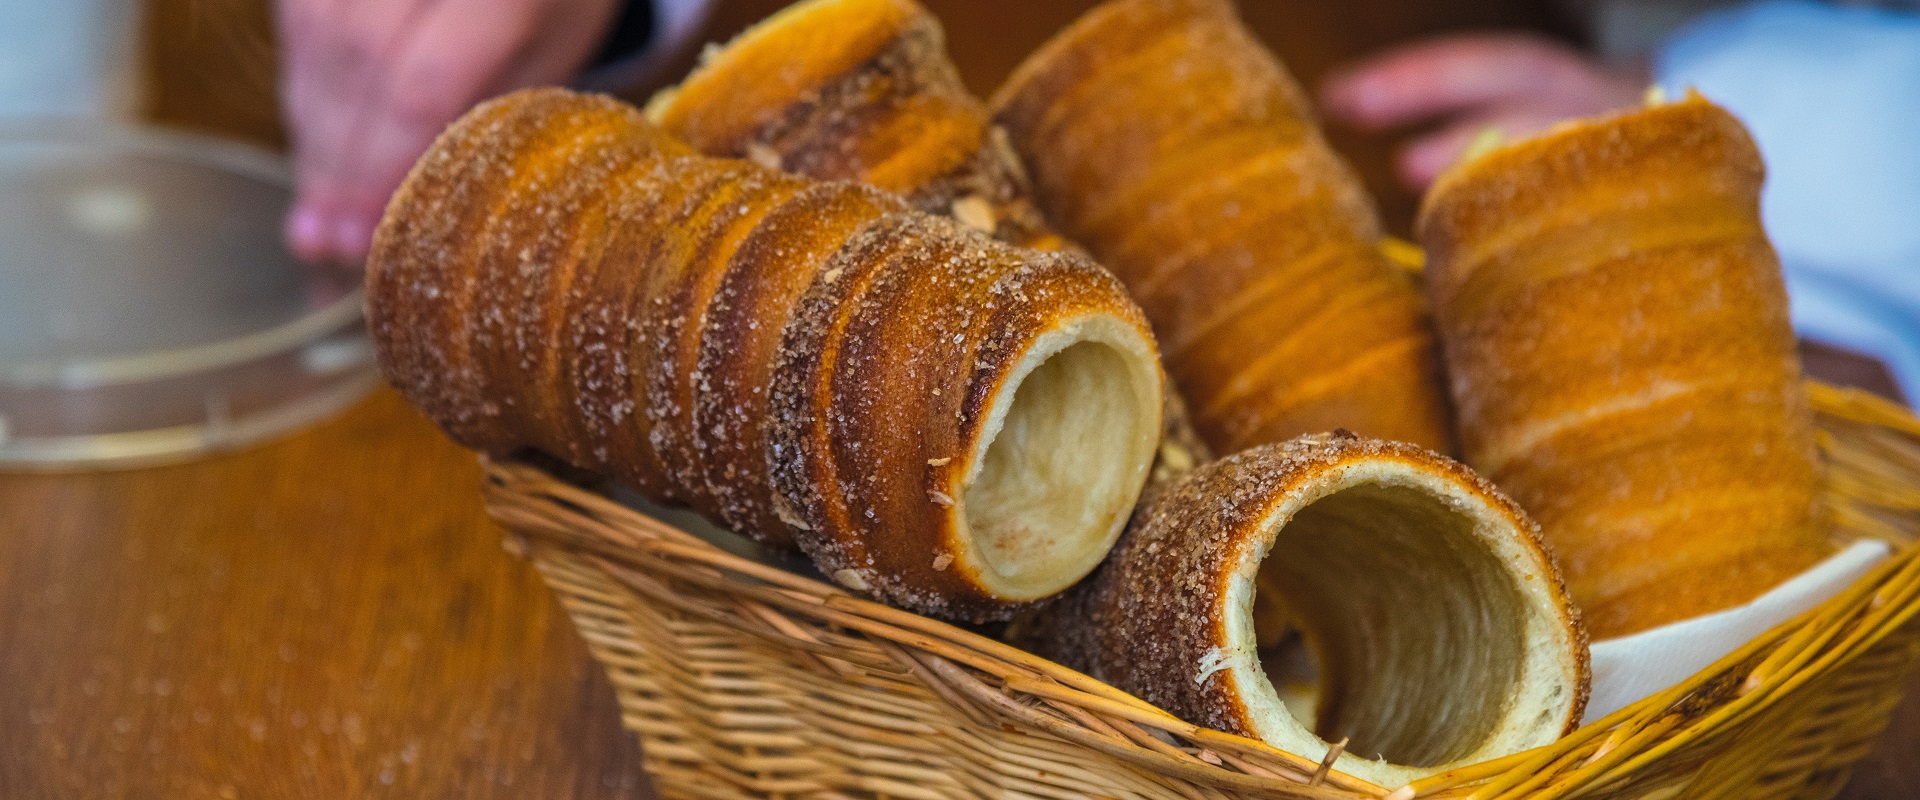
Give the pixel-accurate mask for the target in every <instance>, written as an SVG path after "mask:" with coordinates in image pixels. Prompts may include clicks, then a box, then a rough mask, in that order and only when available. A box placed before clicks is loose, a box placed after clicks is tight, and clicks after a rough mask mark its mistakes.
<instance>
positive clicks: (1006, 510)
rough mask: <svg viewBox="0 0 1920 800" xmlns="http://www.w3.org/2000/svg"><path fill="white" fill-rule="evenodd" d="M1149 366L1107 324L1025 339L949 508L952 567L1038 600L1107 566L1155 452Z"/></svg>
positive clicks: (1130, 335)
mask: <svg viewBox="0 0 1920 800" xmlns="http://www.w3.org/2000/svg"><path fill="white" fill-rule="evenodd" d="M1156 363H1157V362H1156V361H1155V360H1154V357H1153V349H1152V344H1151V343H1150V342H1147V341H1146V340H1145V339H1144V338H1143V337H1142V336H1141V335H1140V333H1139V332H1138V331H1137V330H1135V329H1134V328H1132V327H1131V326H1128V325H1126V324H1124V323H1121V322H1120V321H1118V320H1113V319H1110V318H1106V317H1092V318H1085V319H1081V320H1076V321H1074V322H1072V323H1070V324H1068V325H1065V326H1062V327H1060V328H1056V329H1055V330H1052V331H1049V332H1047V333H1045V334H1042V335H1041V336H1039V337H1037V338H1036V339H1035V341H1034V343H1033V345H1032V346H1031V347H1030V349H1029V351H1028V353H1027V354H1026V356H1025V357H1024V358H1023V359H1022V360H1021V363H1020V364H1019V365H1018V366H1016V368H1015V369H1014V370H1013V372H1012V373H1011V376H1010V378H1009V379H1008V380H1007V382H1006V383H1005V385H1003V386H1002V387H1001V388H1000V391H999V392H998V393H996V395H995V397H994V399H993V401H992V403H991V405H990V408H989V412H988V419H987V425H986V427H985V433H984V435H983V436H982V437H981V440H980V443H979V445H978V447H977V449H976V450H975V451H974V456H973V463H972V464H971V465H970V466H969V469H968V472H967V477H966V481H965V484H964V486H963V491H962V494H961V496H960V497H959V498H958V502H957V503H956V506H955V512H956V518H957V520H958V522H959V527H960V530H961V531H962V536H961V537H960V538H961V539H962V541H961V542H959V543H958V544H959V546H960V550H961V552H959V553H957V554H956V555H955V559H956V562H958V563H959V564H960V565H962V566H963V567H965V568H967V569H970V570H972V571H973V572H974V573H975V574H976V577H977V580H979V582H980V583H981V584H982V585H983V586H985V587H986V588H987V589H988V590H990V591H992V592H994V593H995V594H996V595H998V596H1000V597H1002V598H1005V599H1009V600H1029V599H1038V598H1041V597H1046V596H1048V595H1051V594H1054V593H1056V592H1059V591H1061V590H1063V589H1066V588H1067V587H1068V586H1071V585H1073V584H1074V583H1075V582H1077V581H1079V580H1080V579H1081V578H1082V577H1085V576H1086V574H1087V573H1089V572H1091V571H1093V568H1094V567H1095V566H1096V565H1098V564H1099V563H1100V561H1101V559H1103V558H1105V557H1106V554H1107V551H1108V550H1110V549H1111V548H1112V547H1113V542H1114V540H1115V539H1117V538H1118V537H1119V535H1120V530H1121V529H1122V528H1123V527H1124V526H1125V524H1126V521H1127V518H1128V516H1129V515H1130V514H1131V513H1132V511H1133V505H1134V501H1135V500H1136V499H1137V498H1138V497H1139V494H1140V488H1141V486H1142V485H1143V484H1144V483H1145V481H1146V478H1147V470H1148V468H1149V467H1150V466H1151V464H1152V461H1153V454H1154V452H1155V450H1156V449H1157V448H1158V446H1159V439H1160V402H1161V399H1160V378H1159V372H1158V370H1157V368H1156V367H1155V364H1156Z"/></svg>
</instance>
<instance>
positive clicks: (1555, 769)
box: [487, 385, 1920, 800]
mask: <svg viewBox="0 0 1920 800" xmlns="http://www.w3.org/2000/svg"><path fill="white" fill-rule="evenodd" d="M1810 386H1811V388H1810V391H1811V393H1812V397H1813V400H1814V406H1815V408H1816V410H1817V411H1818V413H1819V422H1820V427H1821V430H1822V436H1821V443H1822V447H1823V450H1824V452H1825V455H1826V458H1827V461H1828V464H1829V466H1830V480H1829V489H1828V497H1829V500H1830V504H1831V506H1832V510H1833V516H1834V519H1835V524H1836V535H1837V536H1839V537H1840V538H1841V539H1843V540H1845V539H1855V538H1860V537H1876V538H1882V539H1887V540H1890V541H1893V542H1895V543H1896V546H1897V554H1896V555H1895V557H1894V558H1892V559H1889V560H1888V561H1887V562H1885V563H1884V564H1882V565H1880V566H1879V567H1877V568H1875V569H1874V570H1873V571H1872V572H1871V573H1870V574H1869V575H1867V576H1866V577H1864V578H1862V579H1860V581H1859V582H1858V583H1857V584H1855V585H1854V586H1852V587H1851V588H1849V589H1848V590H1847V591H1845V592H1844V593H1842V594H1841V595H1839V596H1837V597H1835V598H1833V599H1832V600H1830V601H1828V602H1827V603H1825V604H1824V605H1822V606H1820V607H1819V608H1816V609H1814V610H1812V611H1809V612H1807V613H1806V614H1803V615H1801V616H1800V617H1798V618H1796V619H1794V620H1792V621H1789V622H1787V623H1786V624H1783V625H1781V626H1779V627H1777V628H1775V629H1773V630H1771V631H1768V632H1767V633H1766V634H1763V635H1762V636H1760V637H1759V638H1758V639H1755V640H1754V641H1753V642H1751V643H1749V644H1748V645H1746V646H1745V647H1743V648H1741V649H1740V650H1739V651H1737V652H1735V653H1733V654H1731V655H1729V656H1727V657H1726V658H1724V659H1721V660H1720V661H1719V662H1718V663H1716V664H1714V665H1713V666H1712V667H1709V668H1708V669H1706V670H1704V671H1702V672H1700V673H1699V674H1697V675H1694V676H1693V677H1692V678H1690V679H1688V680H1687V681H1685V682H1684V683H1682V684H1680V685H1678V686H1675V687H1673V688H1671V689H1669V690H1667V691H1664V692H1661V693H1660V694H1657V695H1654V696H1652V697H1649V698H1647V699H1645V700H1642V701H1640V702H1638V703H1635V704H1634V705H1632V706H1629V707H1628V708H1625V709H1622V710H1621V711H1619V712H1616V713H1614V714H1613V715H1611V716H1608V717H1607V718H1606V719H1603V720H1600V721H1598V722H1595V723H1593V724H1590V725H1587V726H1586V727H1583V728H1581V729H1580V730H1578V731H1576V732H1574V733H1573V734H1571V735H1569V736H1567V737H1566V738H1564V739H1562V740H1560V741H1559V742H1557V743H1555V744H1553V745H1551V746H1548V747H1543V748H1540V749H1537V750H1532V751H1528V752H1525V753H1520V754H1517V755H1513V756H1509V757H1507V758H1502V759H1498V760H1496V761H1490V762H1486V763H1483V764H1478V765H1475V766H1472V767H1467V768H1464V769H1460V770H1456V771H1454V772H1451V773H1447V774H1443V775H1438V776H1434V777H1432V778H1428V779H1426V780H1423V781H1420V782H1418V783H1416V784H1414V785H1412V786H1407V787H1378V786H1373V785H1370V784H1367V783H1365V782H1363V781H1361V780H1359V779H1356V778H1353V777H1351V776H1347V775H1343V774H1341V773H1338V772H1329V770H1328V769H1327V767H1326V766H1325V765H1323V764H1316V763H1313V762H1309V761H1306V760H1303V759H1301V758H1299V757H1296V756H1292V755H1289V754H1287V753H1283V752H1280V751H1278V750H1274V749H1273V748H1270V747H1268V746H1266V745H1264V744H1262V743H1260V742H1258V741H1254V740H1251V739H1245V738H1241V737H1238V736H1233V735H1229V734H1225V733H1220V732H1217V731H1211V730H1207V729H1204V728H1199V727H1196V726H1194V725H1191V724H1188V723H1185V722H1182V721H1180V720H1179V719H1176V718H1174V717H1173V716H1171V715H1169V714H1168V713H1167V712H1165V711H1161V710H1160V709H1158V708H1156V707H1154V706H1151V705H1148V704H1147V703H1146V702H1144V701H1141V700H1139V699H1136V698H1134V697H1132V696H1130V695H1127V694H1124V693H1122V692H1120V691H1119V690H1117V689H1114V688H1112V687H1109V686H1106V685H1105V684H1102V683H1099V682H1098V681H1095V680H1093V679H1091V678H1088V677H1086V676H1084V675H1081V674H1079V673H1077V672H1074V671H1072V670H1069V669H1066V668H1064V667H1061V666H1059V665H1057V664H1053V663H1051V662H1048V661H1045V660H1042V659H1039V658H1036V657H1034V656H1031V655H1028V654H1027V653H1024V652H1022V651H1019V650H1016V649H1014V648H1011V647H1008V646H1006V645H1004V644H1001V643H1000V642H997V641H994V640H992V639H989V638H986V637H983V636H979V635H976V634H973V633H970V632H967V631H964V630H961V629H959V628H956V627H953V626H951V625H947V624H944V623H941V622H937V621H934V620H931V619H927V618H925V617H921V616H918V615H915V614H912V613H909V612H905V611H900V610H897V609H893V608H889V607H886V606H883V605H880V604H877V603H873V602H869V601H867V600H863V599H859V598H856V597H853V596H850V595H848V594H847V593H846V592H844V591H842V590H840V589H839V588H837V587H835V586H833V585H830V584H827V583H824V582H821V581H817V580H813V579H810V578H807V577H803V576H801V575H798V574H795V573H792V572H788V571H785V570H782V569H779V568H776V567H772V566H768V565H766V564H763V563H760V562H758V561H754V560H749V559H747V558H742V557H740V556H738V555H734V554H731V553H729V552H727V551H725V550H723V549H721V548H719V547H717V546H715V545H713V544H710V543H708V542H707V541H706V540H704V539H701V538H698V537H695V536H693V535H692V534H689V533H687V532H684V531H682V530H679V529H676V528H674V527H672V526H670V525H668V524H665V523H663V522H659V521H657V520H655V519H653V518H651V517H648V516H645V515H643V514H641V513H639V512H636V511H634V510H631V509H629V508H627V507H625V506H623V505H620V504H618V503H616V502H613V501H611V500H609V499H607V498H605V497H603V496H601V495H598V494H595V493H593V492H591V491H589V490H586V489H582V488H579V487H577V486H574V485H572V484H569V483H566V482H564V481H561V480H559V479H557V478H554V477H553V476H551V475H549V474H547V473H545V472H542V471H541V470H539V469H537V468H535V467H532V466H529V465H526V464H520V463H495V464H491V465H489V467H488V487H487V492H488V502H489V507H490V509H491V511H492V513H493V515H494V516H495V517H496V518H498V519H499V520H500V521H501V522H502V523H504V524H505V525H507V526H508V527H509V528H510V529H512V530H514V531H516V532H517V533H518V534H520V535H521V537H520V538H517V539H516V542H517V543H518V544H521V545H524V550H523V551H522V552H524V553H526V554H527V555H528V557H530V558H531V559H532V560H533V562H534V563H535V565H536V566H537V567H538V568H539V570H540V572H541V573H542V574H543V575H544V576H545V577H546V579H547V581H548V583H550V584H551V585H552V586H553V588H554V590H555V591H556V592H557V593H558V594H559V596H560V598H561V600H562V602H563V603H564V605H565V607H566V608H567V610H568V612H569V613H570V614H571V615H572V616H573V619H574V621H575V622H576V623H577V624H578V625H579V628H580V632H581V633H582V635H584V636H585V638H586V641H587V644H588V645H589V647H590V648H591V649H592V651H593V653H594V654H595V655H596V656H597V657H598V658H599V659H600V661H601V662H602V663H603V664H605V665H606V668H607V673H608V675H609V677H611V678H612V680H613V685H614V687H615V688H616V689H617V690H618V693H619V697H620V704H621V707H622V710H623V711H624V715H623V716H624V720H625V722H626V724H627V726H628V727H630V728H632V729H634V730H635V731H638V732H639V734H640V737H641V739H642V741H643V744H644V747H645V750H646V759H647V766H648V769H649V770H650V771H651V772H652V773H653V776H654V779H655V781H656V786H657V788H658V790H659V792H660V794H661V795H662V796H665V797H711V798H742V797H771V796H785V795H793V796H806V797H822V798H826V797H836V798H837V797H893V798H908V799H911V800H938V799H940V798H958V797H1004V798H1086V797H1110V798H1164V799H1165V800H1176V799H1178V800H1202V799H1203V798H1238V797H1249V798H1251V797H1274V798H1283V797H1284V798H1293V797H1315V798H1317V797H1360V796H1378V795H1384V794H1391V795H1392V796H1393V797H1395V798H1409V797H1415V796H1419V797H1426V796H1448V797H1452V796H1468V795H1471V796H1473V797H1487V798H1494V797H1499V798H1507V797H1581V798H1599V797H1634V798H1664V797H1675V796H1681V795H1684V796H1686V797H1690V798H1718V797H1728V798H1754V797H1782V798H1788V797H1791V798H1825V797H1830V796H1832V795H1833V794H1834V792H1836V791H1837V790H1838V789H1839V787H1840V785H1841V784H1842V783H1844V782H1845V780H1846V777H1847V773H1848V769H1849V767H1850V765H1851V764H1853V763H1854V762H1855V761H1856V760H1858V759H1859V758H1861V757H1862V756H1864V755H1866V753H1867V751H1868V749H1869V748H1870V747H1871V745H1872V743H1873V741H1874V739H1875V738H1876V737H1877V735H1878V734H1879V732H1880V731H1881V729H1882V728H1883V727H1885V725H1886V724H1887V719H1888V715H1889V714H1890V713H1891V711H1892V709H1893V706H1894V705H1895V704H1896V703H1897V702H1898V700H1899V695H1900V688H1901V686H1902V685H1903V682H1904V680H1905V678H1906V676H1907V673H1908V671H1909V669H1910V668H1911V666H1912V665H1913V663H1914V661H1915V656H1916V655H1920V621H1915V620H1914V615H1915V612H1916V611H1920V546H1916V545H1914V544H1913V541H1914V539H1915V538H1916V536H1920V420H1916V419H1915V418H1914V417H1912V416H1910V415H1908V413H1907V412H1906V411H1905V410H1903V409H1900V408H1899V407H1897V406H1894V405H1892V404H1889V403H1886V402H1884V401H1880V400H1876V399H1874V398H1872V397H1870V396H1867V395H1864V394H1860V393H1857V392H1852V391H1846V390H1839V389H1834V388H1831V387H1826V386H1821V385H1810Z"/></svg>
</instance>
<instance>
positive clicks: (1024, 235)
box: [647, 0, 1064, 249]
mask: <svg viewBox="0 0 1920 800" xmlns="http://www.w3.org/2000/svg"><path fill="white" fill-rule="evenodd" d="M647 114H648V116H649V117H650V118H651V119H653V120H654V121H656V122H658V123H659V124H660V126H661V127H662V128H665V129H666V130H667V132H668V133H671V134H673V135H674V136H676V137H678V138H680V139H681V140H683V141H686V142H687V143H689V144H690V145H692V146H693V147H694V149H696V150H699V151H701V152H703V153H707V154H708V155H719V156H729V157H734V158H748V159H752V160H755V161H758V162H761V163H763V164H765V165H766V166H771V167H776V168H779V169H784V170H786V171H788V172H792V173H795V174H799V175H807V176H811V177H815V178H827V179H838V180H851V181H859V182H862V183H870V184H873V185H875V186H878V187H880V188H882V189H886V190H888V191H892V192H898V193H900V194H903V195H906V196H907V197H908V199H909V200H910V202H912V203H913V205H914V207H915V208H918V209H920V210H922V211H927V212H929V213H934V214H945V215H948V216H952V217H954V218H956V219H958V220H960V221H961V222H962V223H965V224H967V225H969V226H972V227H976V228H980V229H982V230H985V231H988V232H990V233H994V234H995V235H997V236H998V237H999V238H1001V239H1003V240H1006V241H1009V242H1013V243H1015V244H1023V245H1027V246H1030V247H1040V248H1043V249H1057V248H1059V247H1060V246H1062V245H1063V244H1064V242H1062V241H1061V240H1060V238H1059V237H1058V236H1057V235H1055V234H1054V233H1052V232H1051V231H1049V230H1047V228H1046V225H1045V223H1044V221H1042V219H1041V218H1040V214H1039V212H1038V211H1037V210H1036V209H1035V208H1034V207H1033V203H1032V200H1031V198H1030V196H1029V195H1030V192H1029V189H1028V187H1027V180H1026V176H1025V175H1024V174H1023V173H1022V172H1021V169H1020V164H1019V160H1018V158H1017V157H1015V156H1014V155H1013V152H1012V151H1011V150H1010V149H1008V147H1007V145H1006V141H1005V137H1004V135H1003V134H1001V133H1000V132H999V131H997V130H994V129H993V128H992V125H991V122H990V120H989V119H988V117H987V112H986V108H985V107H984V106H983V105H982V104H981V103H980V101H979V100H978V99H976V98H975V97H974V96H973V95H972V94H971V93H969V92H968V91H967V88H966V86H965V85H964V84H962V83H961V82H960V75H959V73H958V72H956V71H955V70H954V67H953V63H952V62H951V61H950V60H948V58H947V53H946V38H945V34H944V33H943V32H942V31H941V28H940V22H939V20H937V19H935V18H934V16H933V15H932V14H929V13H927V11H926V9H924V8H921V7H920V5H919V4H917V3H915V2H913V0H805V2H800V3H796V4H794V5H792V6H790V7H788V8H786V9H785V10H783V11H781V12H780V13H778V14H775V15H774V16H772V17H769V18H767V19H766V20H765V21H762V22H761V23H759V24H758V25H755V26H754V27H752V28H750V29H748V30H747V31H746V32H745V33H743V34H741V35H740V36H739V37H738V38H736V39H734V40H733V41H732V42H730V43H728V44H727V45H726V46H725V47H722V48H720V49H718V50H716V51H714V52H713V53H711V54H710V55H708V56H707V57H706V58H705V59H703V60H702V62H701V64H700V66H699V68H697V69H695V70H694V72H693V74H692V75H690V76H688V77H687V79H686V81H684V82H683V83H681V84H680V85H679V86H678V87H677V88H675V89H672V90H669V91H666V92H662V93H661V94H660V95H658V96H656V97H655V98H654V100H653V101H652V102H650V103H648V104H647Z"/></svg>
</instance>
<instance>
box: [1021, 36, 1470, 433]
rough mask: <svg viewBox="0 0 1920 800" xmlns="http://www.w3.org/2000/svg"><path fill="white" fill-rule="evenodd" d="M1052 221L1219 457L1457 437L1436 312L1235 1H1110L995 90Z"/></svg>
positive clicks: (1288, 79)
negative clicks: (1292, 440)
mask: <svg viewBox="0 0 1920 800" xmlns="http://www.w3.org/2000/svg"><path fill="white" fill-rule="evenodd" d="M993 105H994V108H995V119H996V120H997V121H998V122H999V123H1000V124H1001V125H1002V126H1003V127H1004V128H1005V130H1006V131H1007V133H1008V135H1009V137H1010V138H1011V140H1012V142H1013V145H1014V148H1015V150H1016V151H1017V152H1018V153H1019V155H1020V156H1021V157H1022V158H1023V159H1024V160H1025V163H1026V166H1027V168H1028V169H1029V171H1030V173H1031V175H1032V179H1033V183H1034V189H1035V194H1036V198H1037V200H1038V202H1039V204H1040V207H1041V209H1042V210H1043V211H1044V212H1045V213H1046V217H1047V219H1048V220H1049V221H1050V222H1052V223H1053V224H1054V226H1055V227H1056V228H1058V229H1059V230H1060V231H1061V232H1063V233H1065V234H1066V235H1067V236H1068V237H1069V238H1071V239H1073V240H1075V241H1077V242H1079V243H1081V244H1082V245H1085V246H1086V247H1087V248H1088V249H1089V250H1090V251H1091V252H1092V253H1093V254H1094V255H1095V256H1097V257H1098V258H1099V260H1100V262H1101V263H1102V264H1104V265H1105V266H1106V267H1107V268H1109V269H1111V270H1113V271H1114V273H1115V274H1117V275H1119V276H1120V279H1121V280H1122V281H1124V282H1125V283H1126V284H1127V288H1128V289H1129V290H1131V291H1132V292H1133V294H1134V297H1135V299H1137V300H1138V301H1139V302H1140V305H1141V307H1142V308H1144V309H1146V312H1147V316H1148V318H1149V319H1151V320H1152V321H1153V325H1154V330H1155V331H1156V332H1157V333H1158V334H1159V336H1160V346H1161V350H1162V353H1163V354H1164V356H1165V358H1166V364H1167V369H1168V372H1169V373H1171V375H1172V376H1173V379H1174V382H1175V384H1176V385H1177V386H1178V387H1179V389H1180V391H1181V393H1182V394H1183V395H1184V396H1185V397H1186V400H1187V403H1188V406H1189V409H1190V410H1191V411H1192V413H1193V418H1194V422H1195V425H1196V427H1197V428H1198V429H1199V431H1200V433H1201V435H1202V438H1203V439H1204V440H1205V441H1206V442H1207V443H1209V444H1211V445H1212V446H1213V448H1214V449H1215V450H1217V451H1219V452H1233V451H1236V450H1240V449H1242V448H1245V447H1248V446H1251V445H1255V444H1260V443H1263V442H1272V441H1279V440H1283V439H1286V438H1288V437H1291V436H1294V435H1297V434H1301V433H1312V432H1323V431H1328V430H1332V429H1334V428H1336V427H1345V428H1349V429H1352V430H1355V431H1357V432H1359V433H1362V434H1366V435H1369V436H1378V437H1382V438H1389V439H1397V440H1402V441H1408V442H1414V443H1416V444H1420V445H1423V446H1427V447H1432V448H1435V449H1439V450H1445V449H1447V448H1448V447H1449V440H1450V436H1449V433H1448V419H1447V410H1446V405H1445V397H1444V393H1443V390H1442V388H1441V384H1440V380H1439V374H1438V371H1437V365H1438V354H1437V352H1436V351H1435V346H1434V340H1433V334H1432V331H1431V329H1430V324H1429V321H1428V320H1427V317H1426V314H1425V312H1424V311H1423V309H1422V304H1421V297H1420V294H1419V292H1418V290H1417V288H1416V286H1415V284H1414V282H1413V281H1412V280H1411V279H1410V278H1409V277H1408V276H1406V275H1405V274H1403V273H1402V271H1400V270H1397V269H1396V268H1394V267H1393V266H1392V265H1390V264H1389V263H1388V262H1387V261H1386V259H1385V256H1384V255H1383V254H1382V253H1381V251H1380V249H1379V243H1380V239H1381V232H1380V225H1379V222H1378V220H1377V218H1376V215H1375V212H1374V210H1373V208H1372V206H1371V204H1370V201H1369V200H1368V199H1367V197H1366V194H1365V191H1364V190H1363V189H1362V187H1361V186H1360V183H1359V181H1358V180H1357V179H1356V178H1355V177H1354V175H1353V174H1352V172H1351V171H1350V170H1349V169H1348V168H1347V166H1346V165H1345V164H1344V163H1342V162H1341V160H1340V158H1339V157H1338V156H1337V155H1335V154H1334V152H1333V150H1332V149H1331V148H1330V147H1328V145H1327V143H1326V142H1325V140H1323V139H1322V138H1321V136H1320V133H1319V131H1318V129H1317V128H1316V126H1315V122H1314V120H1313V117H1312V112H1311V110H1310V108H1309V107H1308V105H1307V102H1306V100H1305V99H1304V98H1303V96H1302V95H1301V92H1300V90H1299V88H1298V87H1296V86H1295V85H1294V83H1293V80H1292V79H1291V78H1289V77H1288V76H1287V74H1286V73H1285V72H1284V71H1283V70H1282V69H1281V67H1280V64H1279V63H1278V62H1276V61H1275V59H1274V57H1273V55H1272V54H1271V53H1269V52H1268V51H1267V50H1266V49H1265V48H1264V47H1262V46H1261V45H1260V44H1259V43H1258V42H1257V41H1256V40H1255V39H1254V38H1253V37H1252V35H1251V34H1250V33H1249V32H1248V31H1247V30H1246V29H1245V28H1244V27H1243V26H1242V25H1241V23H1240V21H1239V19H1238V18H1237V17H1236V16H1235V15H1234V12H1233V9H1232V7H1231V6H1230V5H1229V4H1228V3H1227V2H1225V0H1114V2H1109V3H1106V4H1104V5H1102V6H1100V7H1098V8H1096V9H1094V10H1093V11H1091V12H1089V13H1088V14H1087V15H1085V16H1083V17H1081V18H1080V20H1079V21H1077V22H1075V23H1074V24H1073V25H1071V26H1070V27H1068V28H1067V29H1066V30H1065V31H1063V32H1061V33H1060V34H1059V35H1057V36H1055V37H1054V38H1053V39H1052V40H1051V41H1050V42H1048V43H1047V44H1046V45H1045V46H1043V47H1041V48H1040V50H1039V51H1037V52H1036V53H1034V54H1033V55H1032V56H1030V57H1029V58H1028V59H1027V60H1026V62H1025V63H1024V64H1022V65H1021V66H1020V67H1019V68H1018V69H1017V70H1015V72H1014V74H1013V77H1012V78H1010V79H1009V80H1008V82H1007V84H1006V85H1005V86H1004V87H1002V88H1001V89H1000V91H999V92H998V93H997V95H996V96H995V99H994V101H993Z"/></svg>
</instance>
